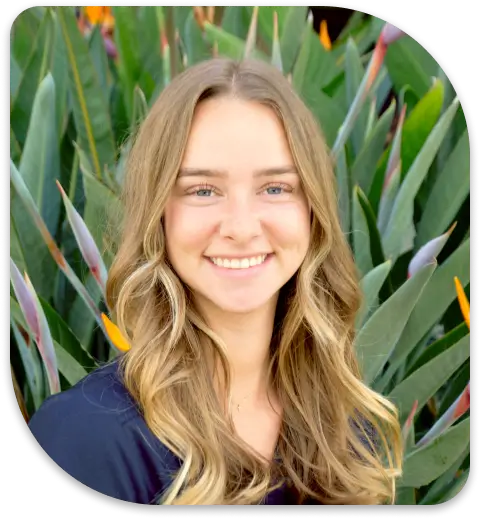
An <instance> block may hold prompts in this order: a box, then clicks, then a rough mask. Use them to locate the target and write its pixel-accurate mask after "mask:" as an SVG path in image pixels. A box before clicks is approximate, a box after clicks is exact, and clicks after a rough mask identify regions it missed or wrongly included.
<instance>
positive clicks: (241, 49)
mask: <svg viewBox="0 0 480 519" xmlns="http://www.w3.org/2000/svg"><path fill="white" fill-rule="evenodd" d="M205 37H206V39H207V40H208V41H209V42H210V43H211V44H212V45H213V44H215V42H216V43H217V45H218V55H219V56H220V57H227V58H231V59H235V60H240V59H242V58H243V56H244V54H245V41H244V40H241V39H240V38H238V37H237V36H234V35H233V34H229V33H227V32H225V31H224V30H223V29H221V28H220V27H217V26H216V25H212V24H211V23H208V22H205ZM252 57H254V58H258V59H262V60H263V61H269V59H268V57H267V56H265V55H264V54H263V53H261V52H260V51H254V52H253V54H252Z"/></svg>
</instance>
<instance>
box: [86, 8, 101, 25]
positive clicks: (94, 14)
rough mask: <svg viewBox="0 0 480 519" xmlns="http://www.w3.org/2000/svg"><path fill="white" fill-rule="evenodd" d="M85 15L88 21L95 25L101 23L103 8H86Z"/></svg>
mask: <svg viewBox="0 0 480 519" xmlns="http://www.w3.org/2000/svg"><path fill="white" fill-rule="evenodd" d="M85 14H86V16H87V18H88V21H89V22H90V23H91V24H93V25H95V24H97V23H100V22H101V21H102V19H103V7H101V6H86V7H85Z"/></svg>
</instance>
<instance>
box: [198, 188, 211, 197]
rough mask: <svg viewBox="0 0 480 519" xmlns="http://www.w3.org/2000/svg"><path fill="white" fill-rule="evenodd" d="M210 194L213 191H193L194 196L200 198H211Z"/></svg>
mask: <svg viewBox="0 0 480 519" xmlns="http://www.w3.org/2000/svg"><path fill="white" fill-rule="evenodd" d="M212 192H213V191H212V190H211V189H198V190H197V191H195V194H196V195H197V196H201V197H209V196H212Z"/></svg>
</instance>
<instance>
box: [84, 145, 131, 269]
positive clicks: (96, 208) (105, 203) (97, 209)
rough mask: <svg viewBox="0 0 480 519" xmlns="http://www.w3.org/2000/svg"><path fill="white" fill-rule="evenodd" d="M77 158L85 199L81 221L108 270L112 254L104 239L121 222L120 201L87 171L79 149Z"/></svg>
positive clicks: (87, 168) (87, 167)
mask: <svg viewBox="0 0 480 519" xmlns="http://www.w3.org/2000/svg"><path fill="white" fill-rule="evenodd" d="M79 156H80V169H81V171H82V178H83V189H84V192H85V198H86V204H85V210H84V214H83V220H84V222H85V224H86V226H87V227H88V229H89V230H90V232H91V233H92V237H93V239H94V240H95V243H96V245H97V247H98V249H99V250H100V253H101V254H102V257H103V260H104V262H105V264H106V266H107V269H108V268H109V267H110V265H111V263H112V261H113V254H112V251H111V250H108V248H107V246H106V243H105V241H104V237H105V236H106V234H107V233H112V232H113V231H114V229H115V228H116V227H117V225H116V224H117V223H118V222H119V221H121V205H120V201H119V199H118V196H117V194H116V193H114V192H113V191H112V190H111V189H110V188H109V187H108V186H106V185H105V184H104V183H102V182H101V181H99V180H98V179H97V178H96V177H94V176H93V174H92V173H91V172H90V171H89V165H88V163H87V161H86V157H85V154H84V152H83V151H82V150H80V149H79Z"/></svg>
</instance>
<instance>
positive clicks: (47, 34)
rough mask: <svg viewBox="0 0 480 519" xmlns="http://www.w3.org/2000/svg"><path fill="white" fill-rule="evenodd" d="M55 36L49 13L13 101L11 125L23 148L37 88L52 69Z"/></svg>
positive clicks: (40, 29)
mask: <svg viewBox="0 0 480 519" xmlns="http://www.w3.org/2000/svg"><path fill="white" fill-rule="evenodd" d="M54 35H55V31H54V25H53V18H52V14H51V12H50V11H47V13H46V15H45V16H44V18H43V20H42V23H41V25H40V27H39V29H38V35H37V38H36V39H35V46H34V49H33V52H32V54H31V56H30V58H29V60H28V63H27V65H26V67H25V70H24V72H23V74H22V77H21V79H20V83H19V85H18V88H17V91H16V95H15V98H14V99H13V100H12V109H11V113H10V124H11V126H12V129H13V132H14V134H15V137H16V138H17V140H18V142H19V144H20V146H21V147H23V145H24V143H25V139H26V136H27V130H28V124H29V121H30V114H31V112H32V105H33V101H34V98H35V94H36V91H37V88H38V86H39V85H40V83H41V81H42V80H43V78H44V77H45V75H46V74H47V73H48V69H49V68H50V64H51V59H52V55H53V45H54Z"/></svg>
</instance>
